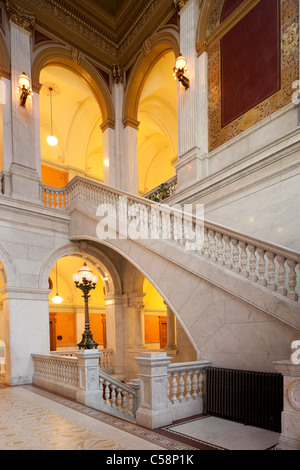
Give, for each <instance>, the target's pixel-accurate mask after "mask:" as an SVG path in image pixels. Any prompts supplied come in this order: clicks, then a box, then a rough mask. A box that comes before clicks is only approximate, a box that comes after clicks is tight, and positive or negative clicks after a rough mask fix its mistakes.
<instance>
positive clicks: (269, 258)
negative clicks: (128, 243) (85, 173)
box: [43, 176, 300, 301]
mask: <svg viewBox="0 0 300 470" xmlns="http://www.w3.org/2000/svg"><path fill="white" fill-rule="evenodd" d="M43 194H44V200H43V201H44V204H45V205H47V206H48V207H52V208H55V209H59V210H61V209H64V210H66V209H68V206H69V205H70V204H71V203H72V201H74V200H78V199H80V200H84V201H86V202H89V203H91V204H92V205H93V206H95V205H96V206H97V207H98V206H99V205H101V204H107V205H109V206H112V207H114V208H115V209H116V210H118V209H119V206H118V201H119V200H120V199H119V198H127V200H128V201H129V202H128V206H127V213H126V214H125V216H126V215H127V214H128V207H131V206H132V205H133V204H140V205H142V206H143V207H145V208H146V209H147V211H148V213H150V212H151V211H152V210H153V212H154V213H157V214H158V217H159V220H158V224H159V223H160V226H161V227H162V226H163V223H164V220H165V216H169V215H170V214H171V216H172V217H173V220H174V221H175V219H176V220H179V219H180V218H181V219H182V218H183V216H184V224H185V226H184V227H185V228H184V230H186V227H188V229H187V231H188V230H190V233H191V234H193V232H195V230H196V228H195V227H197V226H198V225H199V226H202V227H203V234H202V240H201V246H200V248H197V247H196V248H195V249H194V252H196V253H197V254H200V255H202V256H204V257H205V258H207V259H208V260H209V261H212V262H215V263H217V264H219V265H222V266H225V267H227V268H229V269H230V270H231V271H232V272H235V273H237V274H240V275H241V276H244V277H247V278H248V279H249V280H250V281H253V282H256V283H257V284H260V285H262V286H267V287H268V288H269V289H270V290H272V291H276V292H277V293H278V294H281V295H283V296H287V297H289V298H290V299H291V300H295V301H297V300H298V295H300V272H299V268H300V253H299V252H297V251H296V250H293V249H291V248H287V247H284V246H282V245H279V244H275V243H273V242H269V241H266V240H263V239H257V238H255V237H253V236H251V235H248V234H245V233H242V232H238V231H237V230H234V229H231V228H229V227H226V226H224V225H221V224H217V223H215V222H212V221H209V220H206V219H205V218H204V217H203V218H201V217H198V216H196V215H195V214H192V213H188V212H184V211H182V210H179V209H178V207H174V206H168V205H167V204H161V203H157V202H155V201H151V200H149V199H146V198H144V197H142V196H138V195H135V194H131V193H128V192H125V191H121V190H119V189H115V188H111V187H109V186H106V185H104V184H103V183H99V182H95V181H93V180H89V179H87V178H84V177H82V176H75V177H74V178H73V179H72V180H71V181H70V182H69V183H68V184H67V185H66V186H65V187H64V188H53V187H49V186H46V185H43ZM49 196H50V199H49ZM120 211H121V210H120ZM174 226H175V224H174ZM149 228H151V227H150V222H149V218H148V226H147V227H146V230H147V229H148V230H149ZM173 228H174V227H173ZM174 230H175V229H174ZM173 235H174V234H173ZM171 242H172V243H174V242H175V243H176V244H177V245H178V246H180V247H182V248H186V246H187V245H188V244H189V241H188V242H187V243H186V245H185V241H183V242H182V241H181V242H178V239H176V240H175V237H174V236H173V238H172V239H171ZM189 249H190V248H189ZM297 267H298V268H297ZM266 271H267V272H266Z"/></svg>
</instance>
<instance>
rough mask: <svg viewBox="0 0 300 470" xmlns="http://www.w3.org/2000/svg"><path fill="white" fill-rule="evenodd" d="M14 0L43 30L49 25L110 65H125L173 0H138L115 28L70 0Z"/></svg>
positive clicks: (171, 4) (91, 55)
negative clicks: (133, 8) (119, 25)
mask: <svg viewBox="0 0 300 470" xmlns="http://www.w3.org/2000/svg"><path fill="white" fill-rule="evenodd" d="M7 1H9V2H10V0H7ZM15 2H16V3H18V4H19V5H20V7H21V8H24V9H27V11H28V10H29V11H31V12H32V14H33V15H35V18H36V24H37V25H39V26H40V27H42V28H43V29H44V30H45V31H46V30H47V28H50V29H51V32H52V33H53V34H55V35H57V37H58V38H60V39H63V40H64V41H67V42H70V43H71V44H72V45H73V46H74V47H75V48H76V49H78V50H80V51H81V52H82V53H86V54H88V55H89V56H90V57H91V58H93V59H97V60H99V57H101V59H102V61H103V63H105V64H107V65H108V64H109V65H110V66H111V67H112V65H113V64H114V63H115V64H116V63H122V64H123V65H124V62H128V60H129V57H132V56H133V55H134V54H135V52H136V51H137V50H138V48H139V47H141V46H142V42H143V40H144V38H146V37H149V35H150V34H151V33H152V32H154V30H155V28H156V27H157V26H159V24H161V22H162V21H163V19H164V18H165V17H166V14H170V12H171V11H172V9H174V4H173V0H141V1H140V7H139V9H136V10H135V11H134V12H133V13H132V15H128V17H127V18H126V22H124V23H123V24H122V28H116V27H115V26H111V27H108V26H107V25H106V24H105V23H103V22H102V21H101V18H100V19H99V18H97V17H94V19H93V18H92V17H91V16H90V15H86V16H85V15H84V12H83V10H82V9H79V8H76V4H74V5H73V4H72V2H71V0H15ZM152 30H153V31H152ZM143 36H144V38H143ZM137 38H139V39H138V40H137ZM139 41H140V43H139Z"/></svg>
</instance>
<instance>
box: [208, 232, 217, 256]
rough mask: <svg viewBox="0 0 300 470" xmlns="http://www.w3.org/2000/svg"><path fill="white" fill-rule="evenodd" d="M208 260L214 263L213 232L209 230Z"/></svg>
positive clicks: (214, 241)
mask: <svg viewBox="0 0 300 470" xmlns="http://www.w3.org/2000/svg"><path fill="white" fill-rule="evenodd" d="M208 235H209V259H210V260H211V261H216V239H215V231H214V230H209V231H208Z"/></svg>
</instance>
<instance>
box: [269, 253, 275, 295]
mask: <svg viewBox="0 0 300 470" xmlns="http://www.w3.org/2000/svg"><path fill="white" fill-rule="evenodd" d="M267 258H268V260H269V265H268V283H267V286H268V288H269V289H270V290H273V291H275V290H276V288H277V287H276V284H275V271H276V267H275V262H274V260H275V253H270V252H269V251H268V252H267Z"/></svg>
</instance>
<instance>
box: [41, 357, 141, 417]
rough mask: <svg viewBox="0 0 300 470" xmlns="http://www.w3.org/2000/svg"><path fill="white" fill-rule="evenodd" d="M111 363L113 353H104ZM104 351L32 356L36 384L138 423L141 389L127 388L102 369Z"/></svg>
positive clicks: (106, 360)
mask: <svg viewBox="0 0 300 470" xmlns="http://www.w3.org/2000/svg"><path fill="white" fill-rule="evenodd" d="M105 352H106V353H107V354H104V357H106V359H104V361H105V362H104V363H105V364H106V365H107V364H108V358H109V357H111V354H110V353H111V351H110V350H107V351H105ZM101 356H102V351H99V350H88V351H66V352H54V353H51V354H49V355H39V354H32V359H33V363H34V375H33V383H34V384H36V385H38V386H41V387H43V388H45V389H48V390H51V391H54V392H56V393H60V394H63V395H65V396H68V397H70V398H72V399H75V400H76V401H79V402H80V403H84V404H85V405H87V406H91V407H93V408H95V409H98V410H102V411H105V412H106V413H109V414H113V415H115V416H119V417H122V418H124V419H128V420H130V421H133V420H135V414H136V410H137V406H138V403H139V399H138V395H139V392H138V387H136V386H132V387H131V386H129V385H126V384H124V383H122V382H120V381H119V380H117V379H115V378H113V377H111V376H110V375H108V374H106V373H105V372H104V371H103V370H101V368H100V367H101V365H102V361H101Z"/></svg>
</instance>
